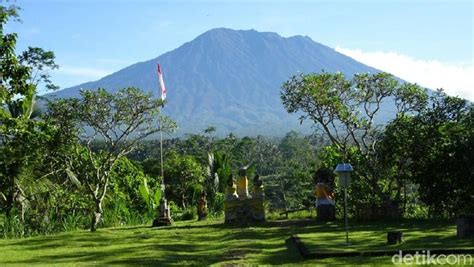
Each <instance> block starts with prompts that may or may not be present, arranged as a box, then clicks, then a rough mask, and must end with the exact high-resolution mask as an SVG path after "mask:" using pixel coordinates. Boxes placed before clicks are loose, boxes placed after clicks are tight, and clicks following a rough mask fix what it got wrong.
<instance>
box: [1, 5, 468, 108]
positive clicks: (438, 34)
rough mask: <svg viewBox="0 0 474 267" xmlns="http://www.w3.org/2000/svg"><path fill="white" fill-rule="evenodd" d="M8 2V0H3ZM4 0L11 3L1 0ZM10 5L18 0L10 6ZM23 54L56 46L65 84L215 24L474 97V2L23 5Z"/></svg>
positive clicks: (58, 76)
mask: <svg viewBox="0 0 474 267" xmlns="http://www.w3.org/2000/svg"><path fill="white" fill-rule="evenodd" d="M2 1H3V2H2ZM0 2H2V3H3V4H5V0H0ZM10 2H12V1H10ZM14 3H15V4H16V5H18V6H20V7H21V8H22V9H23V10H22V11H21V12H20V16H21V19H22V20H23V22H22V23H21V24H20V23H9V25H8V27H7V31H9V32H12V31H13V32H17V33H18V34H19V42H18V48H19V50H24V49H25V48H26V47H27V46H39V47H42V48H45V49H49V50H53V51H54V52H55V54H56V57H57V63H58V64H59V65H60V66H61V68H60V70H58V71H55V72H54V73H53V79H54V81H55V82H56V83H57V84H58V85H60V86H61V87H63V88H65V87H68V86H73V85H77V84H79V83H82V82H87V81H91V80H96V79H99V78H101V77H103V76H104V75H106V74H110V73H112V72H115V71H117V70H119V69H121V68H123V67H126V66H128V65H130V64H133V63H136V62H138V61H144V60H149V59H151V58H155V57H157V56H159V55H161V54H163V53H165V52H167V51H170V50H173V49H174V48H177V47H178V46H180V45H182V44H183V43H185V42H188V41H191V40H192V39H194V38H195V37H196V36H198V35H199V34H201V33H203V32H205V31H207V30H209V29H212V28H216V27H227V28H232V29H255V30H258V31H271V32H277V33H279V34H280V35H282V36H285V37H288V36H293V35H306V36H309V37H311V38H312V39H313V40H314V41H316V42H319V43H322V44H325V45H328V46H330V47H333V48H335V49H336V50H338V51H340V52H342V53H345V54H347V55H349V56H352V57H354V58H356V59H357V60H359V61H362V62H364V63H367V64H369V65H372V66H374V67H378V68H381V69H382V70H385V71H389V72H392V73H394V74H396V75H398V76H400V77H401V78H404V79H407V80H409V81H412V82H417V83H420V84H421V85H424V86H429V87H431V88H434V87H444V88H446V90H447V92H449V93H451V94H457V95H461V96H463V97H466V98H469V99H471V100H474V85H473V82H472V81H471V80H474V78H473V77H474V69H473V65H474V64H473V61H474V60H473V54H474V52H473V42H474V41H473V24H474V20H473V2H472V1H456V0H451V1H448V0H446V1H437V0H430V1H429V0H426V1H417V0H405V1H401V0H400V1H375V0H370V1H369V0H366V1H342V0H339V1H338V0H335V1H289V0H288V1H263V0H261V1H244V0H240V1H232V0H230V1H217V0H215V1H179V0H174V1H152V0H136V1H131V0H128V1H124V0H115V1H112V0H103V1H100V0H96V1H93V0H76V1H72V0H71V1H66V0H42V1H38V0H17V1H14Z"/></svg>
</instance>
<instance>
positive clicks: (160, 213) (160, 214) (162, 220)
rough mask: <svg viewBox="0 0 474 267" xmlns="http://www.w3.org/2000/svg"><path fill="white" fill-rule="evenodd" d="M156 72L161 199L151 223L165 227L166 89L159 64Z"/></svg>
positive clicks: (168, 216) (167, 211)
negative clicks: (164, 146)
mask: <svg viewBox="0 0 474 267" xmlns="http://www.w3.org/2000/svg"><path fill="white" fill-rule="evenodd" d="M157 70H158V83H159V84H160V89H161V105H160V110H159V111H160V112H159V114H160V118H159V121H158V122H159V124H160V125H159V130H160V165H161V199H160V206H159V210H158V214H157V218H156V219H155V220H154V221H153V225H152V226H153V227H155V226H166V225H171V224H172V220H171V214H170V209H169V207H168V203H167V201H166V186H165V168H164V164H163V118H162V113H161V112H162V111H163V108H164V107H165V103H164V101H165V98H166V88H165V84H164V82H163V75H162V73H161V68H160V64H157Z"/></svg>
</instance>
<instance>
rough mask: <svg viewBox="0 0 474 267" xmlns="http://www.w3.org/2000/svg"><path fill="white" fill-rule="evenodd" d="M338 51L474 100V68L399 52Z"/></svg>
mask: <svg viewBox="0 0 474 267" xmlns="http://www.w3.org/2000/svg"><path fill="white" fill-rule="evenodd" d="M336 51H338V52H339V53H342V54H345V55H347V56H350V57H352V58H354V59H355V60H357V61H360V62H362V63H364V64H367V65H369V66H371V67H374V68H377V69H379V70H382V71H386V72H389V73H392V74H393V75H395V76H397V77H399V78H401V79H404V80H406V81H409V82H412V83H417V84H419V85H421V86H424V87H427V88H430V89H438V88H443V89H444V90H445V92H446V93H447V94H449V95H453V96H460V97H462V98H465V99H468V100H470V101H474V66H473V65H472V63H471V64H448V63H443V62H440V61H438V60H420V59H416V58H413V57H410V56H407V55H403V54H400V53H397V52H381V51H375V52H366V51H362V50H359V49H347V48H342V47H336Z"/></svg>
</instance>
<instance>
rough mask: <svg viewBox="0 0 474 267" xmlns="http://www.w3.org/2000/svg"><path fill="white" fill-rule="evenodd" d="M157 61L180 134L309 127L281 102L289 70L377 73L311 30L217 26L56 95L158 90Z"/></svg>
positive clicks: (279, 131) (271, 132)
mask: <svg viewBox="0 0 474 267" xmlns="http://www.w3.org/2000/svg"><path fill="white" fill-rule="evenodd" d="M157 62H160V64H161V65H162V68H163V73H164V79H165V83H166V87H167V89H168V98H167V104H166V106H165V108H164V113H165V114H167V115H169V116H170V117H171V118H172V119H174V120H176V121H177V122H178V125H179V127H180V131H179V134H184V133H191V132H197V131H200V130H202V129H204V128H206V127H207V126H210V125H212V126H216V127H217V130H218V133H220V134H226V133H229V132H233V133H236V134H239V135H257V134H266V135H276V136H280V135H283V134H284V133H285V132H287V131H289V130H298V131H303V132H308V131H309V127H308V125H303V126H301V125H299V121H298V119H297V116H295V115H289V114H287V113H286V112H285V110H284V109H283V106H282V104H281V101H280V94H279V92H280V87H281V85H282V83H283V82H284V81H286V80H287V79H288V78H289V77H290V76H291V75H294V74H297V73H299V72H304V73H309V72H320V71H321V70H324V71H327V72H336V71H340V72H342V73H344V74H345V75H347V76H352V75H353V74H355V73H357V72H371V73H375V72H378V70H376V69H374V68H371V67H369V66H366V65H364V64H361V63H359V62H357V61H355V60H353V59H352V58H350V57H347V56H345V55H343V54H340V53H338V52H336V51H335V50H333V49H332V48H329V47H327V46H324V45H322V44H319V43H316V42H314V41H312V40H311V39H310V38H309V37H303V36H293V37H289V38H284V37H281V36H279V35H278V34H276V33H269V32H257V31H254V30H246V31H241V30H239V31H237V30H231V29H225V28H218V29H213V30H210V31H207V32H205V33H203V34H202V35H200V36H198V37H197V38H195V39H194V40H192V41H191V42H188V43H185V44H183V45H182V46H180V47H179V48H177V49H175V50H173V51H170V52H168V53H165V54H163V55H161V56H159V57H158V58H155V59H152V60H149V61H145V62H140V63H137V64H134V65H131V66H129V67H127V68H124V69H122V70H120V71H118V72H115V73H113V74H111V75H108V76H106V77H104V78H102V79H100V80H98V81H94V82H88V83H84V84H81V85H78V86H74V87H71V88H67V89H64V90H62V91H59V92H56V93H55V95H56V96H58V97H71V96H78V92H79V90H80V88H84V89H96V88H98V87H104V88H106V89H108V90H110V91H115V90H118V89H120V88H123V87H126V86H136V87H139V88H141V89H143V90H146V91H154V92H156V93H157V92H158V86H157V84H158V83H157V77H156V63H157ZM155 95H157V94H155Z"/></svg>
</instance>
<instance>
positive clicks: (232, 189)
mask: <svg viewBox="0 0 474 267" xmlns="http://www.w3.org/2000/svg"><path fill="white" fill-rule="evenodd" d="M225 198H226V200H235V199H238V198H239V196H238V195H237V186H236V185H235V180H234V177H233V176H232V174H231V175H229V178H227V189H226V196H225Z"/></svg>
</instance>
